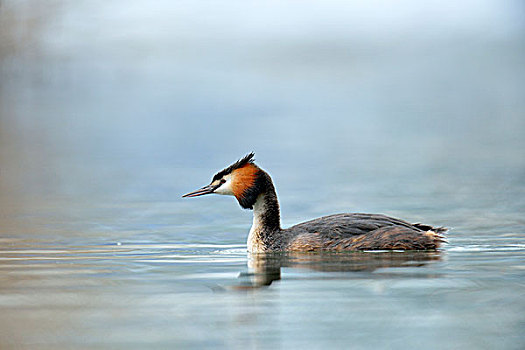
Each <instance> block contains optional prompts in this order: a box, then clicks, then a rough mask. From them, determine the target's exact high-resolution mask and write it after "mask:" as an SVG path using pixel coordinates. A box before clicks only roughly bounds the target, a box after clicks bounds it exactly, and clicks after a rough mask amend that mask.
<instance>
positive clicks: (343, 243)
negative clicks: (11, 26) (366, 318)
mask: <svg viewBox="0 0 525 350" xmlns="http://www.w3.org/2000/svg"><path fill="white" fill-rule="evenodd" d="M253 157H254V154H253V153H250V154H248V155H247V156H246V157H244V158H242V159H240V160H239V161H237V162H235V163H234V164H232V165H230V166H229V167H227V168H225V169H224V170H221V171H220V172H218V173H217V174H215V176H214V177H213V179H212V182H211V183H210V184H209V185H208V186H204V187H203V188H201V189H199V190H197V191H193V192H190V193H188V194H186V195H184V196H183V197H196V196H201V195H204V194H210V193H217V194H223V195H232V196H234V197H235V198H236V199H237V201H238V202H239V204H240V205H241V207H243V208H244V209H252V210H253V224H252V227H251V229H250V233H249V235H248V242H247V245H248V251H250V252H251V253H264V252H282V251H301V252H304V251H352V250H433V249H437V248H438V247H439V246H440V244H441V243H442V242H445V240H444V237H443V236H442V234H443V233H445V232H446V231H447V230H446V229H445V228H443V227H432V226H428V225H423V224H410V223H408V222H406V221H403V220H399V219H395V218H392V217H389V216H386V215H382V214H362V213H344V214H335V215H328V216H323V217H321V218H317V219H314V220H310V221H306V222H303V223H300V224H297V225H295V226H292V227H289V228H286V229H283V228H281V224H280V210H279V201H278V199H277V194H276V192H275V187H274V185H273V182H272V179H271V177H270V175H268V173H266V172H265V171H264V170H262V169H261V168H259V167H258V166H257V165H255V164H254V159H253Z"/></svg>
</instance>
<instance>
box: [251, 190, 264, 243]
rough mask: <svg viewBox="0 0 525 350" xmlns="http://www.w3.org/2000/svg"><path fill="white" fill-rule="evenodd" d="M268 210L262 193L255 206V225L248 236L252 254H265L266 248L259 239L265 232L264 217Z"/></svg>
mask: <svg viewBox="0 0 525 350" xmlns="http://www.w3.org/2000/svg"><path fill="white" fill-rule="evenodd" d="M265 210H266V204H265V201H264V193H261V194H260V195H259V196H258V197H257V200H256V201H255V204H254V205H253V224H252V228H251V229H250V234H249V235H248V242H247V245H248V251H249V252H250V253H257V252H263V251H264V247H262V246H261V241H260V239H259V234H260V233H261V232H262V230H263V221H262V220H263V219H262V216H263V214H264V212H265Z"/></svg>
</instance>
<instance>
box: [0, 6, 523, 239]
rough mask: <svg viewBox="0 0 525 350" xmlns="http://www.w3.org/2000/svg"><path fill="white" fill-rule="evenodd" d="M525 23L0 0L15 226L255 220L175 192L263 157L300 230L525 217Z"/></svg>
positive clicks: (451, 14) (474, 13)
mask: <svg viewBox="0 0 525 350" xmlns="http://www.w3.org/2000/svg"><path fill="white" fill-rule="evenodd" d="M524 11H525V6H524V4H523V2H522V1H490V0H485V1H461V2H456V1H445V2H443V1H425V2H419V1H410V0H406V1H399V2H390V1H358V2H352V3H348V2H346V1H324V2H322V3H319V2H317V1H284V2H283V1H265V2H246V1H223V2H220V3H215V2H210V1H154V2H149V1H139V0H136V1H110V2H106V1H82V0H75V1H60V0H55V1H50V2H40V1H26V0H17V1H9V0H7V1H6V0H3V1H1V2H0V205H1V207H0V208H1V211H2V213H3V215H2V218H1V220H2V222H1V225H2V226H4V229H3V230H2V234H3V235H15V236H16V235H19V234H23V235H35V234H36V235H41V234H43V233H44V232H45V231H46V230H47V229H48V228H49V229H50V230H51V231H52V232H51V235H50V237H55V236H56V232H57V230H60V229H62V228H65V232H66V233H67V234H68V235H69V234H71V231H72V227H69V226H68V225H73V222H77V223H79V222H80V224H79V225H80V226H82V227H84V228H85V227H87V226H86V225H87V224H88V223H90V224H93V225H102V226H103V225H111V224H115V222H114V221H115V220H117V219H118V218H119V217H121V216H122V215H124V216H125V215H126V212H127V211H128V209H129V208H130V206H132V205H133V204H132V203H136V202H140V203H142V204H141V209H140V210H141V211H144V210H148V209H151V208H152V207H154V206H155V205H157V204H158V203H162V202H163V204H160V205H161V206H162V205H164V206H163V207H164V208H168V207H169V206H171V207H170V210H171V211H172V213H171V215H170V216H171V219H169V220H171V221H169V223H170V224H177V223H180V222H181V221H184V220H185V219H184V218H187V217H188V215H193V214H192V213H193V212H194V211H195V210H199V211H201V212H206V211H212V213H211V215H210V216H211V217H213V214H214V213H213V208H216V207H217V206H218V203H220V204H221V205H222V204H225V205H226V210H225V211H224V212H223V213H222V214H223V215H226V219H224V221H223V222H229V221H230V220H234V218H238V217H239V216H240V215H244V216H243V217H242V219H241V221H239V223H240V222H246V219H247V218H248V217H249V216H250V214H249V213H244V214H239V211H238V210H237V209H236V203H234V202H233V201H231V200H224V199H212V200H210V199H207V200H200V201H198V202H194V201H186V202H183V201H181V200H180V195H181V194H182V193H185V192H187V191H189V190H192V189H194V188H196V187H200V186H202V185H204V184H206V183H208V181H209V179H210V178H211V176H212V175H213V173H215V172H216V171H217V170H220V169H221V168H223V167H225V166H227V165H228V164H230V163H231V162H233V161H234V160H236V159H238V158H240V157H242V156H243V155H244V154H246V153H247V152H249V151H255V152H256V157H257V159H258V161H259V164H260V165H261V166H262V167H263V168H266V169H267V170H269V172H270V173H271V174H272V175H273V177H274V180H275V181H276V182H277V190H278V191H279V193H280V194H281V201H282V202H283V211H285V212H286V211H287V210H288V211H289V212H288V214H289V215H291V216H292V217H291V219H290V221H291V222H294V220H296V219H301V218H303V217H308V216H309V215H314V214H323V213H326V211H327V210H335V211H370V210H377V211H383V212H385V211H386V212H390V213H392V212H394V213H395V212H396V210H402V209H403V206H404V205H408V206H409V208H410V209H412V207H417V209H418V210H419V211H417V213H418V214H424V209H425V208H427V207H430V208H432V209H433V210H436V209H439V210H440V212H442V211H441V210H442V209H443V210H459V209H461V208H464V207H469V208H471V209H475V208H479V209H480V210H482V211H483V212H485V211H486V210H487V209H490V211H491V212H495V211H497V210H499V209H501V210H504V211H508V210H509V206H510V207H512V211H519V210H521V209H523V194H524V189H523V188H524V187H523V182H524V178H525V157H524V153H523V152H524V149H525V137H524V136H525V115H524V111H525V98H524V97H525V96H524V92H525V64H524V62H525V16H524V14H525V12H524ZM487 191H489V192H490V194H487ZM483 194H487V198H485V199H486V201H485V202H483V201H479V200H477V199H475V198H473V197H472V195H483ZM417 196H419V197H417ZM443 196H445V198H443V200H442V202H440V201H439V198H441V197H443ZM411 198H416V199H415V200H414V203H413V205H412V206H411V205H410V201H411V200H412V199H411ZM124 203H125V205H124ZM144 203H149V204H144ZM156 203H157V204H156ZM197 203H198V204H197ZM334 203H335V204H334ZM516 206H517V207H516ZM87 208H91V209H92V210H93V211H92V212H91V213H92V214H93V215H94V216H93V217H91V218H90V219H87V217H88V216H89V215H88V214H87V213H88V211H87ZM119 208H120V209H122V212H119ZM158 208H159V207H157V209H156V210H158ZM498 208H499V209H498ZM99 209H100V210H99ZM97 210H98V212H97ZM111 210H113V211H111ZM185 210H186V211H185ZM108 213H111V214H108ZM163 214H166V215H167V214H168V210H166V213H163ZM104 215H108V216H107V217H103V216H104ZM140 215H144V214H140ZM140 215H139V216H140ZM450 216H451V215H448V213H447V219H450ZM452 216H453V215H452ZM53 217H54V219H53ZM134 217H136V215H135V216H134ZM163 217H164V215H163ZM121 218H122V217H121ZM129 219H130V218H129V217H127V218H125V219H124V218H122V220H123V221H127V220H129ZM415 219H418V217H416V218H415ZM82 220H85V221H84V222H82ZM166 220H168V219H166ZM192 220H193V218H192ZM57 221H58V222H59V225H58V226H59V227H58V226H57V225H54V226H53V223H54V222H57ZM152 221H154V220H152ZM43 222H45V223H46V225H40V224H41V223H43ZM190 222H191V220H190ZM291 222H290V223H291ZM166 224H167V223H166ZM64 225H65V226H68V227H65V226H64ZM116 225H117V226H118V225H121V222H120V223H118V224H116ZM6 227H7V228H6ZM121 228H122V227H121ZM84 231H85V230H84ZM139 231H140V229H139ZM86 234H88V233H87V232H82V236H84V237H85V235H86ZM243 234H244V231H243Z"/></svg>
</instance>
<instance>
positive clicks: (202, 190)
mask: <svg viewBox="0 0 525 350" xmlns="http://www.w3.org/2000/svg"><path fill="white" fill-rule="evenodd" d="M216 189H217V186H212V185H208V186H204V187H203V188H199V189H198V190H196V191H193V192H190V193H186V194H185V195H184V196H182V198H185V197H197V196H202V195H205V194H210V193H213V191H215V190H216Z"/></svg>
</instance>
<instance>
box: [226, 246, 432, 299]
mask: <svg viewBox="0 0 525 350" xmlns="http://www.w3.org/2000/svg"><path fill="white" fill-rule="evenodd" d="M439 260H441V253H440V252H439V251H420V252H419V251H413V252H409V251H406V252H392V251H388V252H342V253H259V254H251V255H250V256H249V260H248V271H247V272H241V273H240V274H239V279H240V282H239V284H238V285H235V286H232V287H230V288H231V289H234V290H251V289H258V288H264V287H268V286H270V285H271V284H272V283H273V282H274V281H278V280H280V279H281V268H283V267H284V268H294V269H307V270H311V271H319V272H341V273H345V272H348V273H351V272H365V273H366V272H369V273H371V272H373V271H375V270H377V269H380V268H403V267H421V266H425V265H427V264H428V263H430V262H435V261H439ZM345 275H346V274H345Z"/></svg>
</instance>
